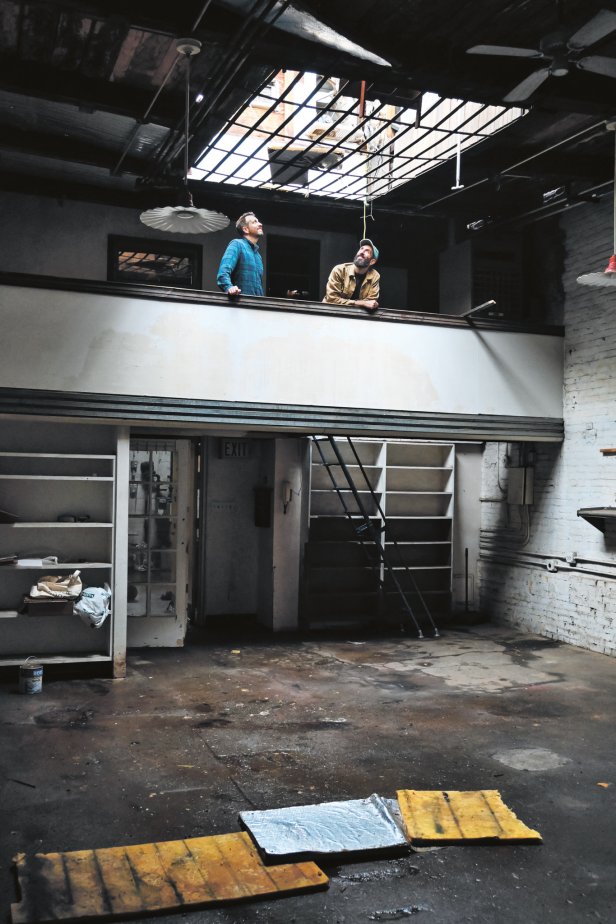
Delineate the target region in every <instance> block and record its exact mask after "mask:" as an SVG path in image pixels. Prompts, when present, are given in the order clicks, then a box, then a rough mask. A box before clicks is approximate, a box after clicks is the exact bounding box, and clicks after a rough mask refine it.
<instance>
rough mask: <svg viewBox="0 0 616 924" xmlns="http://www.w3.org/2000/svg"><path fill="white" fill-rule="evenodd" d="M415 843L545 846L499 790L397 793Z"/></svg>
mask: <svg viewBox="0 0 616 924" xmlns="http://www.w3.org/2000/svg"><path fill="white" fill-rule="evenodd" d="M396 795H397V796H398V802H399V805H400V811H401V812H402V818H403V821H404V826H405V830H406V833H407V835H408V837H409V839H410V841H411V842H412V843H416V842H417V843H420V844H426V843H427V844H432V843H439V842H441V843H442V842H449V843H455V842H459V841H489V840H496V841H517V842H526V843H530V842H541V835H540V834H539V832H538V831H533V830H532V829H531V828H527V827H526V825H525V824H524V823H523V822H522V821H520V820H519V819H518V818H517V816H516V815H515V814H514V813H513V812H512V811H511V809H510V808H508V807H507V806H506V805H505V803H504V802H503V801H502V799H501V796H500V793H499V792H498V790H496V789H480V790H477V791H474V792H473V791H471V792H456V791H444V790H426V791H420V790H416V789H402V790H400V791H399V792H397V793H396Z"/></svg>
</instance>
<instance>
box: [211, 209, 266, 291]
mask: <svg viewBox="0 0 616 924" xmlns="http://www.w3.org/2000/svg"><path fill="white" fill-rule="evenodd" d="M235 227H236V228H237V231H238V234H241V235H242V236H241V238H236V239H235V240H233V241H231V242H230V243H229V244H228V246H227V249H226V250H225V252H224V254H223V256H222V260H221V261H220V266H219V267H218V276H217V279H216V282H217V283H218V287H219V288H220V289H222V291H223V292H226V293H227V295H263V294H264V293H263V260H262V259H261V254H260V253H259V238H260V237H263V225H262V224H261V222H260V221H259V219H258V218H257V216H256V215H255V213H254V212H244V214H243V215H240V217H239V218H238V220H237V221H236V222H235Z"/></svg>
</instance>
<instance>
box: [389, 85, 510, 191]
mask: <svg viewBox="0 0 616 924" xmlns="http://www.w3.org/2000/svg"><path fill="white" fill-rule="evenodd" d="M442 99H443V98H442V97H441V98H439V103H440V101H442ZM437 105H438V104H437ZM466 105H469V103H468V102H467V101H465V100H461V101H460V105H459V106H458V107H457V108H458V109H459V108H462V107H463V106H466ZM471 105H472V104H471ZM489 108H491V106H490V105H485V106H481V107H480V108H479V110H477V111H476V112H474V113H471V114H470V115H469V117H468V118H467V119H466V120H465V122H462V123H461V124H460V126H459V127H458V128H457V129H456V130H455V131H454V132H450V131H449V130H448V129H441V128H438V127H432V128H425V129H424V135H423V137H425V136H426V135H428V134H429V133H430V132H434V131H438V132H441V133H442V134H443V135H445V137H450V138H456V139H457V138H458V137H460V136H461V135H465V136H466V140H467V143H466V144H464V146H463V148H462V149H463V150H468V149H469V148H471V147H473V146H474V145H475V144H478V143H479V141H481V140H484V136H485V138H490V137H492V134H493V133H488V132H484V131H482V132H481V133H479V132H466V131H464V130H463V128H462V127H463V126H464V125H466V123H467V122H468V121H472V120H473V119H475V118H477V117H479V116H480V115H481V114H482V113H483V112H485V111H486V109H489ZM494 108H500V107H494ZM507 111H508V110H507V108H506V107H502V108H500V112H497V113H495V115H494V116H493V117H492V118H491V119H490V120H489V121H488V122H486V123H485V124H484V129H485V128H486V127H487V126H489V125H491V124H492V122H494V121H497V120H498V119H500V118H501V117H502V115H503V114H504V113H505V112H507ZM503 127H504V126H503ZM420 140H421V138H420V139H417V141H420ZM443 141H444V139H443V138H442V137H439V138H438V139H436V140H435V141H434V142H433V143H432V144H431V145H429V146H428V147H427V148H424V149H423V151H422V154H425V153H427V152H428V151H430V150H431V149H433V148H435V147H438V146H439V145H441V144H443ZM414 143H415V142H411V144H410V145H407V147H406V148H404V149H403V151H402V153H404V152H405V151H408V150H409V148H410V147H412V145H413V144H414ZM456 149H457V144H456V145H455V147H454V145H453V144H452V156H450V157H446V156H439V157H432V158H425V157H418V156H416V155H414V156H412V157H410V158H406V159H407V160H412V161H416V160H425V161H426V162H427V163H430V162H431V161H433V160H436V161H437V162H438V163H437V164H435V166H439V165H441V164H445V163H449V162H450V161H451V160H452V157H453V155H454V153H455V150H456ZM379 153H380V152H379ZM398 156H399V152H396V155H395V157H396V158H397V157H398ZM403 166H404V165H400V166H399V167H396V168H394V170H392V177H393V178H394V180H395V185H394V184H393V183H392V185H391V186H389V184H390V182H391V180H389V179H386V178H384V179H383V182H382V183H381V186H380V187H379V190H380V189H381V188H382V186H383V185H388V186H389V189H387V190H385V192H389V190H390V189H393V188H397V187H398V186H401V185H403V184H404V183H408V182H409V181H410V180H412V179H414V177H416V176H420V175H421V174H422V173H426V172H427V170H428V169H432V168H426V169H422V170H410V171H407V172H406V173H404V174H402V175H398V176H397V177H394V173H395V172H396V171H397V170H400V169H402V168H403ZM375 169H377V168H375ZM380 194H381V193H380V192H378V191H377V195H380ZM383 195H384V193H383Z"/></svg>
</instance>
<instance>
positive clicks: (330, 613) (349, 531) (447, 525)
mask: <svg viewBox="0 0 616 924" xmlns="http://www.w3.org/2000/svg"><path fill="white" fill-rule="evenodd" d="M336 442H337V445H338V447H339V449H340V451H341V453H342V457H343V459H344V461H345V463H346V464H347V466H348V468H349V471H350V473H351V476H352V478H353V481H354V482H355V485H356V487H357V488H358V490H359V493H360V496H361V497H362V500H363V499H364V498H365V499H366V500H365V506H366V509H367V510H368V513H369V515H370V517H371V521H372V523H373V526H374V527H375V529H376V530H377V531H378V533H379V535H380V536H381V542H382V543H383V545H384V547H385V550H386V553H387V555H388V559H389V561H390V563H391V565H392V566H393V568H394V569H395V571H396V577H397V579H398V581H399V583H400V585H401V586H402V589H403V590H404V591H405V593H406V594H407V597H408V599H409V602H410V603H411V606H412V607H413V609H414V610H415V611H416V613H417V614H418V616H421V614H422V612H423V609H422V607H421V606H420V602H419V600H418V599H417V593H416V590H415V587H416V588H418V589H419V591H420V592H421V595H422V596H423V598H424V600H425V601H426V603H427V605H428V607H429V608H430V611H431V613H432V615H433V617H434V618H435V619H436V620H437V621H438V618H439V617H442V616H443V615H445V614H447V613H449V611H450V608H451V588H452V540H453V528H452V527H453V491H454V487H453V485H454V460H455V453H454V446H453V445H452V444H450V443H414V442H410V441H409V442H405V441H398V440H382V441H376V440H354V441H353V445H354V446H355V449H356V451H357V454H358V456H359V458H360V461H361V463H362V466H363V468H364V470H365V472H366V474H367V476H368V478H369V480H370V483H371V485H372V487H373V489H374V491H375V493H376V495H377V497H378V499H379V504H380V506H381V509H382V511H383V513H384V515H385V523H386V526H385V523H384V522H383V518H382V517H381V515H380V512H379V510H378V506H377V505H376V504H375V503H374V501H373V500H372V498H371V496H370V493H369V492H368V491H367V490H365V491H364V490H362V488H364V487H365V480H364V476H363V475H362V472H361V469H360V466H359V465H358V464H357V460H356V458H355V456H354V455H353V452H352V450H351V448H350V446H349V444H348V442H347V441H346V440H345V439H339V440H337V441H336ZM320 445H321V448H322V450H323V452H324V455H325V459H326V461H327V462H335V457H334V454H333V451H332V449H331V447H330V446H329V445H328V444H327V443H321V444H320ZM331 471H332V473H333V474H334V477H335V480H336V482H337V484H338V485H339V486H342V488H343V491H342V494H343V497H344V499H345V503H346V504H347V507H348V509H349V511H350V512H351V513H352V514H356V513H357V512H358V508H357V504H356V502H355V499H354V497H353V495H352V492H351V491H350V489H349V488H348V486H347V484H346V480H345V478H344V476H343V475H342V472H341V470H340V466H339V465H337V464H336V465H332V467H331ZM358 522H359V521H358ZM377 562H378V557H377V554H376V549H375V548H374V544H373V543H371V542H370V541H366V542H364V543H363V544H362V542H361V541H360V539H359V538H358V535H357V533H356V532H355V528H354V525H353V524H352V523H351V522H350V521H349V519H348V518H347V517H346V515H345V513H344V510H343V507H342V504H341V502H340V498H339V497H338V495H337V493H336V491H335V489H334V487H333V485H332V482H331V479H330V477H329V475H328V470H327V466H326V465H325V464H324V463H323V462H322V461H321V459H320V457H319V455H318V452H317V451H316V450H314V447H313V456H312V465H311V491H310V526H309V534H308V542H307V544H306V548H305V561H304V593H303V606H302V620H303V622H304V624H305V625H306V626H307V627H310V628H320V627H323V628H325V627H327V628H331V627H335V626H348V625H355V624H365V623H369V622H374V621H376V620H378V619H381V618H384V617H386V614H387V612H388V611H391V612H394V611H397V610H399V606H397V600H396V597H397V594H396V592H395V589H394V588H393V587H392V579H391V577H390V576H385V575H384V573H383V571H382V570H381V568H380V565H378V564H377ZM409 571H410V573H411V574H410V575H409ZM379 577H380V578H385V583H384V594H382V593H381V592H380V591H379V587H378V578H379ZM414 585H415V586H414Z"/></svg>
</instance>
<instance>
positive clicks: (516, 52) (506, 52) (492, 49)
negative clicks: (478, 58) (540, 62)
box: [466, 45, 543, 58]
mask: <svg viewBox="0 0 616 924" xmlns="http://www.w3.org/2000/svg"><path fill="white" fill-rule="evenodd" d="M466 53H467V55H503V56H504V57H506V58H543V55H542V53H541V52H540V51H538V50H537V49H536V48H513V47H512V46H510V45H473V47H472V48H467V49H466Z"/></svg>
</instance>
